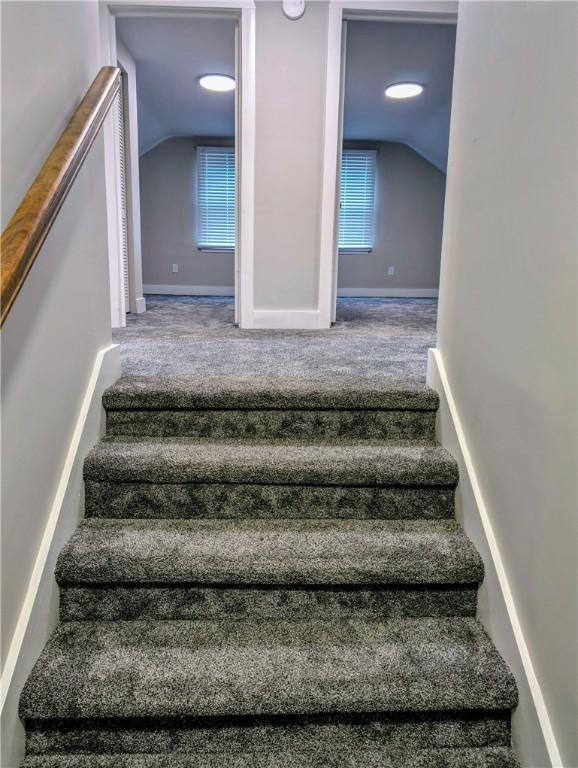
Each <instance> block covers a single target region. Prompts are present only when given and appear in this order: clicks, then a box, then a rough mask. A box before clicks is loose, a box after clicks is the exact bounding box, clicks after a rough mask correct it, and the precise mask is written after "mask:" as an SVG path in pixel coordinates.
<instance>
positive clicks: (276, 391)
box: [103, 376, 439, 411]
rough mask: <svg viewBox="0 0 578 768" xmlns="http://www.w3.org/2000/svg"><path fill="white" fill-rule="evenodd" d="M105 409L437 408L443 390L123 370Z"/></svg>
mask: <svg viewBox="0 0 578 768" xmlns="http://www.w3.org/2000/svg"><path fill="white" fill-rule="evenodd" d="M103 405H104V407H105V409H107V410H109V409H110V410H112V409H115V410H120V409H122V410H131V409H137V410H138V409H142V408H144V409H147V410H155V409H189V408H194V409H211V408H217V409H220V408H226V409H239V408H246V409H267V408H270V409H278V410H287V409H303V410H315V409H321V408H323V409H327V410H336V409H351V410H364V409H382V410H418V411H435V410H437V408H438V405H439V395H438V394H437V392H435V390H433V389H431V388H430V387H427V386H425V385H422V384H416V383H408V382H403V381H402V382H394V381H390V380H381V381H380V379H379V378H378V377H376V380H375V381H374V382H372V383H370V382H363V383H362V382H359V381H353V382H344V381H343V380H339V381H337V382H334V383H330V382H328V381H327V380H324V381H323V382H316V381H315V379H314V378H312V377H310V378H309V379H307V380H295V379H294V380H285V381H284V380H279V381H277V380H275V379H270V380H269V381H268V382H267V386H266V387H265V386H263V385H259V384H257V383H256V382H255V381H251V380H247V379H240V380H238V381H235V380H234V379H231V378H230V377H229V378H228V379H227V380H226V381H219V380H217V381H211V380H205V381H203V380H202V379H196V380H194V383H193V380H192V378H191V377H190V376H155V377H151V376H124V377H122V378H121V379H119V380H118V381H117V382H116V384H114V385H113V386H112V387H109V388H108V389H107V390H105V392H104V395H103Z"/></svg>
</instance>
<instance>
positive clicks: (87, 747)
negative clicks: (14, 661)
mask: <svg viewBox="0 0 578 768" xmlns="http://www.w3.org/2000/svg"><path fill="white" fill-rule="evenodd" d="M104 405H105V408H106V412H107V435H106V437H105V438H104V439H103V440H102V442H101V443H99V445H97V446H96V448H94V450H93V451H92V452H91V453H90V455H89V456H88V457H87V459H86V463H85V481H86V515H87V517H86V520H85V521H84V522H83V523H82V525H81V526H80V527H79V528H78V530H77V532H76V533H75V534H74V536H73V537H72V539H71V540H70V542H69V543H68V545H67V546H66V548H65V549H64V551H63V552H62V554H61V555H60V558H59V561H58V565H57V573H56V576H57V580H58V583H59V585H60V594H61V619H62V622H61V624H60V625H59V627H58V628H57V630H56V631H55V633H54V634H53V636H52V638H51V639H50V641H49V643H48V645H47V646H46V648H45V650H44V651H43V653H42V655H41V657H40V659H39V660H38V662H37V664H36V666H35V668H34V670H33V672H32V674H31V676H30V678H29V680H28V682H27V684H26V687H25V689H24V692H23V694H22V698H21V715H22V717H23V718H24V719H25V722H26V731H27V757H26V760H25V762H24V766H26V768H35V767H36V768H52V767H53V766H54V768H56V766H61V767H62V768H68V766H70V767H71V768H72V766H75V767H78V768H109V767H112V766H114V767H115V768H153V767H154V768H165V767H166V768H168V767H169V766H170V767H171V768H184V767H185V766H186V767H187V768H189V767H190V768H321V767H322V768H338V767H339V768H512V767H513V766H516V765H517V763H516V760H515V758H514V756H513V753H512V751H511V749H510V713H511V709H512V707H514V706H515V705H516V700H517V693H516V685H515V682H514V680H513V678H512V675H511V674H510V672H509V670H508V668H507V666H506V665H505V663H504V661H503V660H502V659H501V657H500V655H499V654H498V653H497V651H496V650H495V648H494V647H493V645H492V643H491V641H490V640H489V638H488V637H487V635H486V634H485V632H484V631H483V629H482V627H481V625H480V624H479V622H478V621H477V620H476V618H475V615H476V593H477V588H478V585H479V583H480V581H481V580H482V578H483V566H482V562H481V560H480V557H479V555H478V554H477V552H476V550H475V549H474V547H473V546H472V544H471V543H470V541H469V540H468V539H467V537H466V536H465V534H464V533H463V531H462V530H461V528H460V526H459V525H458V524H457V523H456V522H455V520H454V519H453V511H454V506H453V505H454V491H455V487H456V484H457V482H458V472H457V465H456V463H455V461H454V460H453V458H452V457H451V456H450V455H449V454H448V453H447V452H446V451H445V450H444V449H443V448H441V447H440V446H439V445H437V444H436V441H435V416H436V409H437V405H438V400H437V395H436V394H435V393H434V392H433V391H431V390H429V389H427V388H425V387H422V386H419V385H407V386H404V387H399V386H398V387H394V386H391V385H390V386H389V387H388V388H387V389H384V390H380V389H379V388H367V389H366V390H365V391H354V390H353V389H347V388H346V389H340V388H339V387H338V386H337V384H336V385H335V387H334V388H331V387H329V388H325V389H318V390H315V389H313V388H312V389H310V390H308V389H307V387H300V388H298V389H296V390H294V391H289V390H287V391H284V390H283V389H280V388H279V387H273V386H272V387H271V389H269V390H262V391H252V390H250V389H246V388H243V387H241V386H239V387H235V386H229V387H228V388H227V389H222V388H219V387H218V386H216V385H215V386H213V385H210V386H209V385H208V386H207V387H206V388H204V389H202V388H200V387H198V386H196V387H195V389H194V390H191V387H190V384H189V385H188V384H187V380H186V379H179V378H165V379H150V378H148V379H147V378H138V377H137V378H132V379H131V378H124V379H121V380H120V381H119V382H118V383H117V384H116V385H115V386H114V387H112V388H111V389H109V390H108V391H107V392H106V393H105V396H104Z"/></svg>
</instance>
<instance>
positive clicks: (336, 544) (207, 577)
mask: <svg viewBox="0 0 578 768" xmlns="http://www.w3.org/2000/svg"><path fill="white" fill-rule="evenodd" d="M56 575H57V580H58V582H59V583H60V584H63V585H64V584H66V583H74V584H82V583H96V584H98V583H113V582H116V583H127V582H128V583H178V582H185V583H198V584H201V583H204V584H261V585H272V584H277V585H280V584H310V585H313V584H335V585H349V584H351V585H353V584H460V583H461V584H472V583H476V582H479V581H481V579H482V577H483V565H482V561H481V558H480V556H479V554H478V553H477V551H476V549H475V548H474V546H473V545H472V544H471V542H470V541H469V539H468V538H467V537H466V535H465V534H464V532H463V531H462V529H461V528H460V526H459V525H458V524H457V523H456V522H455V521H449V520H441V521H435V520H434V521H430V520H418V521H383V520H357V519H353V520H347V519H346V520H294V519H293V520H283V519H275V520H268V519H250V520H218V519H217V520H214V519H213V520H114V519H113V520H110V519H108V520H107V519H89V520H85V521H84V522H83V523H82V524H81V525H80V526H79V528H78V529H77V530H76V532H75V533H74V535H73V536H72V538H71V540H70V541H69V543H68V544H67V546H66V547H65V549H64V550H63V552H62V553H61V555H60V557H59V560H58V565H57V569H56Z"/></svg>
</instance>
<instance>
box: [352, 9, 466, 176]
mask: <svg viewBox="0 0 578 768" xmlns="http://www.w3.org/2000/svg"><path fill="white" fill-rule="evenodd" d="M455 36H456V30H455V26H454V25H452V24H415V23H414V24H409V23H400V22H380V21H348V22H347V47H346V51H347V54H346V55H347V58H346V66H345V113H344V125H343V135H344V138H345V139H349V140H355V139H363V140H370V141H399V142H403V143H405V144H408V145H409V146H410V147H412V148H413V149H414V150H416V152H419V153H420V154H421V155H422V156H423V157H425V158H426V159H427V160H429V161H430V162H431V163H432V164H433V165H435V166H436V167H438V168H440V169H441V170H443V171H445V170H446V166H447V154H448V142H449V125H450V109H451V97H452V78H453V69H454V48H455ZM396 82H416V83H420V84H422V85H423V86H424V91H423V93H422V94H421V95H420V96H417V97H416V98H414V99H407V100H393V99H387V98H385V96H384V91H385V88H386V86H387V85H390V84H391V83H396Z"/></svg>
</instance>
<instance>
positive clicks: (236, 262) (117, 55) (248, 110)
mask: <svg viewBox="0 0 578 768" xmlns="http://www.w3.org/2000/svg"><path fill="white" fill-rule="evenodd" d="M185 5H186V7H182V4H180V6H179V7H167V6H164V5H163V6H159V7H158V8H155V7H154V6H150V7H143V6H139V7H135V6H132V5H131V4H130V3H129V2H121V3H115V4H114V5H110V6H107V7H106V8H105V15H106V18H105V22H106V23H105V25H104V26H105V28H107V30H108V35H107V40H105V43H104V48H105V55H107V58H109V59H110V58H112V57H114V60H115V62H117V64H118V65H119V67H120V69H121V73H122V77H123V86H124V87H123V100H122V103H120V104H119V107H118V113H117V116H116V120H115V121H114V126H112V131H111V133H110V135H108V136H105V147H107V139H108V147H107V149H108V161H109V162H107V166H108V165H113V164H114V166H115V168H114V169H113V170H112V171H111V172H109V173H107V197H108V195H109V193H110V194H111V197H112V196H114V199H115V201H116V204H115V205H110V204H109V209H110V208H111V209H112V211H110V210H109V225H110V222H111V218H113V219H114V220H115V224H114V225H113V228H114V226H116V230H117V240H118V242H117V243H116V244H115V245H116V259H115V262H116V263H115V265H114V270H113V267H112V266H111V285H113V284H114V279H113V278H116V282H117V285H116V286H115V287H113V288H112V293H113V296H112V299H113V300H112V302H111V303H112V304H113V327H115V326H122V325H124V324H125V322H126V321H125V320H124V311H123V310H124V309H125V308H126V309H127V311H128V310H130V312H136V313H138V312H142V311H144V310H145V308H146V301H145V296H146V295H147V293H157V294H158V293H160V294H168V295H182V296H184V295H190V296H215V295H219V296H223V297H230V300H231V303H232V306H233V304H234V322H235V323H236V324H242V321H243V315H244V314H249V313H244V311H243V308H244V307H249V306H250V302H252V280H251V279H250V278H251V276H252V254H253V248H252V214H253V178H252V173H251V171H250V168H251V162H250V161H251V158H252V155H253V145H254V128H253V125H254V119H253V113H254V99H253V90H254V74H253V67H252V61H253V55H254V52H253V26H254V8H251V7H249V4H247V7H245V4H243V3H240V4H236V7H234V8H211V10H210V11H207V10H206V9H204V10H200V8H201V3H196V2H195V1H194V0H189V1H188V2H187V3H186V4H185ZM197 6H198V7H199V9H197ZM205 75H210V76H211V77H210V78H208V79H209V80H213V81H214V80H215V78H214V77H213V76H214V75H219V76H220V81H219V82H217V83H216V87H212V86H214V85H215V83H214V82H209V83H208V87H207V84H206V83H205V82H204V78H203V76H205ZM217 80H219V78H217ZM223 81H225V86H226V87H223ZM244 158H248V161H247V160H245V162H244ZM111 160H112V162H110V161H111ZM244 168H247V171H246V172H243V170H244ZM110 170H111V169H109V171H110ZM113 177H114V185H113V184H112V183H111V182H112V180H113ZM113 186H114V189H113ZM241 200H242V201H243V205H241ZM123 212H124V215H123ZM109 251H110V236H109ZM113 271H114V273H115V274H114V275H113ZM115 291H116V293H117V294H120V298H119V299H118V300H117V304H118V311H117V312H116V316H115V311H114V303H115V298H116V296H115ZM115 321H116V322H115Z"/></svg>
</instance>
